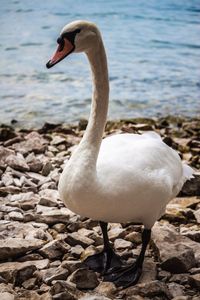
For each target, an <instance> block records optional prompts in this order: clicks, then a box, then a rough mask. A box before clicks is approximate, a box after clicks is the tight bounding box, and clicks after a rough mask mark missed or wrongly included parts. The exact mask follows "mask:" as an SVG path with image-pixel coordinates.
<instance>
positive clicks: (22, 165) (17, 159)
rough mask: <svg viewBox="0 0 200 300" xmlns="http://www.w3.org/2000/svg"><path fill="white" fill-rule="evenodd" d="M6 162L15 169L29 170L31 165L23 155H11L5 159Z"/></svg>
mask: <svg viewBox="0 0 200 300" xmlns="http://www.w3.org/2000/svg"><path fill="white" fill-rule="evenodd" d="M5 163H6V164H7V165H8V166H9V167H11V168H13V169H15V170H19V171H22V172H24V171H29V166H28V165H27V163H26V161H25V159H24V158H23V156H22V155H10V156H8V157H7V158H6V159H5Z"/></svg>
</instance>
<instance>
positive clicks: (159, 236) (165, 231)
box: [152, 222, 196, 273]
mask: <svg viewBox="0 0 200 300" xmlns="http://www.w3.org/2000/svg"><path fill="white" fill-rule="evenodd" d="M152 233H153V234H152V239H153V243H154V246H155V248H156V250H157V252H158V255H159V257H160V260H161V267H162V269H164V270H166V271H169V272H172V273H184V272H187V271H188V270H189V269H191V268H192V267H194V266H195V265H196V260H195V256H194V251H193V248H192V244H191V247H189V245H190V241H188V239H187V238H186V237H182V236H181V235H179V234H178V233H177V232H176V230H175V229H174V227H173V226H172V225H169V224H163V225H160V224H159V223H158V222H157V223H156V224H155V225H154V227H153V231H152ZM186 242H187V244H186Z"/></svg>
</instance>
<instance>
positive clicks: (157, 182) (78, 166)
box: [59, 21, 193, 228]
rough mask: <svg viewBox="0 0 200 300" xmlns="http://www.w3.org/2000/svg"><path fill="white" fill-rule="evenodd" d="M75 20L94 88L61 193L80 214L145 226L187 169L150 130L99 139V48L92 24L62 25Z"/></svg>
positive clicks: (102, 109)
mask: <svg viewBox="0 0 200 300" xmlns="http://www.w3.org/2000/svg"><path fill="white" fill-rule="evenodd" d="M74 24H75V25H74ZM77 26H79V27H80V28H82V29H81V32H80V35H78V37H77V38H76V40H75V42H76V47H77V48H78V49H79V50H78V51H85V52H86V54H87V56H88V59H89V61H90V64H91V68H92V73H93V81H94V93H93V100H92V101H93V102H92V110H91V114H90V120H89V125H88V127H87V130H86V133H85V135H84V137H83V140H82V141H81V143H80V145H79V146H78V147H77V148H76V150H75V152H74V153H73V155H72V157H71V159H70V160H69V161H68V162H67V164H66V166H65V168H64V171H63V173H62V175H61V177H60V181H59V192H60V195H61V198H62V199H63V201H64V202H65V204H66V206H67V207H68V208H69V209H71V210H72V211H74V212H76V213H77V214H80V215H82V216H86V217H90V218H92V219H95V220H100V221H106V222H126V221H135V222H141V223H143V224H144V225H145V227H146V228H151V227H152V226H153V224H154V223H155V221H156V220H157V219H158V218H159V217H160V216H161V215H162V214H163V213H164V211H165V207H166V204H167V203H168V202H169V201H170V200H171V199H172V198H173V197H174V196H176V195H177V194H178V192H179V191H180V190H181V188H182V186H183V184H184V182H185V181H186V180H187V179H189V178H191V176H192V173H193V170H192V169H191V168H190V167H189V166H187V165H183V163H182V162H181V159H180V157H179V155H178V154H177V153H176V152H175V151H174V150H173V149H172V148H170V147H168V146H167V145H166V144H165V143H163V142H162V139H161V137H160V136H159V135H158V134H157V133H155V132H147V133H144V134H142V135H139V134H117V135H112V136H109V137H107V138H105V139H104V140H103V141H102V142H101V139H102V134H103V130H104V126H105V122H106V115H107V104H108V92H109V88H108V73H107V63H106V55H105V50H104V47H103V43H102V40H101V35H100V33H99V31H98V29H97V27H96V26H95V25H94V24H92V23H88V22H84V21H79V22H76V23H71V24H69V25H68V26H67V27H65V28H67V30H70V31H73V30H74V29H76V28H77ZM65 28H64V30H65ZM84 47H85V48H84ZM84 49H85V50H84Z"/></svg>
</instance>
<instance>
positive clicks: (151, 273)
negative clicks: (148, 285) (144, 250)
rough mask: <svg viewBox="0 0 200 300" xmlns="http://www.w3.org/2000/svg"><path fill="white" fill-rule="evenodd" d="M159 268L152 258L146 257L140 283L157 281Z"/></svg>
mask: <svg viewBox="0 0 200 300" xmlns="http://www.w3.org/2000/svg"><path fill="white" fill-rule="evenodd" d="M156 276H157V268H156V263H155V262H154V261H153V259H152V258H148V257H146V258H145V260H144V264H143V269H142V274H141V277H140V279H139V281H138V283H145V282H150V281H154V280H156Z"/></svg>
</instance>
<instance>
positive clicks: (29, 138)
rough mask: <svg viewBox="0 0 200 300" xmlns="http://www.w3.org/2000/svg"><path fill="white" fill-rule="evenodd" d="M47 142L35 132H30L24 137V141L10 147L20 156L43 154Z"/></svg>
mask: <svg viewBox="0 0 200 300" xmlns="http://www.w3.org/2000/svg"><path fill="white" fill-rule="evenodd" d="M46 144H47V141H46V140H45V139H44V138H43V137H42V136H41V135H40V134H39V133H37V132H34V131H33V132H31V133H29V134H27V135H26V136H25V140H24V141H22V142H20V143H16V144H14V145H12V148H13V149H15V151H17V152H20V153H22V154H27V153H31V152H34V153H36V154H37V153H44V151H45V150H46Z"/></svg>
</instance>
